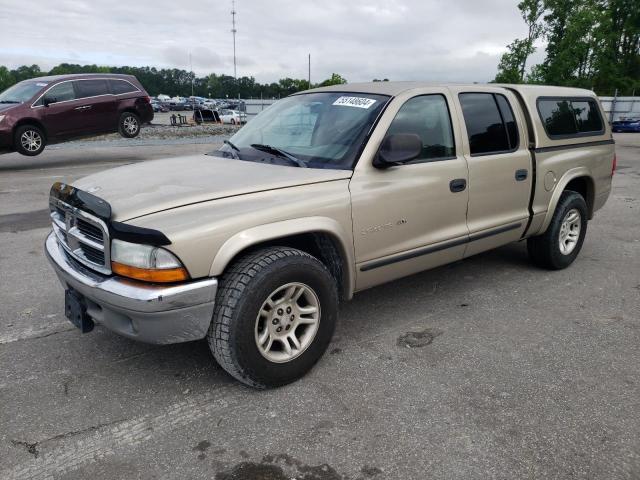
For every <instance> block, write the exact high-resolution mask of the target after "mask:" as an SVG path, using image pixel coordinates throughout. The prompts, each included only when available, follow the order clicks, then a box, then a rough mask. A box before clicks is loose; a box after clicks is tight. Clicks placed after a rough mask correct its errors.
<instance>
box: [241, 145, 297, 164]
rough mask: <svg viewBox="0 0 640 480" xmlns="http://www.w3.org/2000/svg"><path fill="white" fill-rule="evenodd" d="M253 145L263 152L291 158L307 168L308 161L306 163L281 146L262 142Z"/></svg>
mask: <svg viewBox="0 0 640 480" xmlns="http://www.w3.org/2000/svg"><path fill="white" fill-rule="evenodd" d="M251 147H252V148H255V149H256V150H260V151H262V152H267V153H272V154H274V155H277V156H279V157H282V158H286V159H287V160H290V161H291V162H293V163H295V164H296V165H297V166H299V167H302V168H307V164H306V163H304V162H303V161H302V160H300V159H299V158H297V157H294V156H293V155H291V154H290V153H288V152H285V151H284V150H282V149H281V148H278V147H272V146H271V145H262V144H261V143H252V144H251Z"/></svg>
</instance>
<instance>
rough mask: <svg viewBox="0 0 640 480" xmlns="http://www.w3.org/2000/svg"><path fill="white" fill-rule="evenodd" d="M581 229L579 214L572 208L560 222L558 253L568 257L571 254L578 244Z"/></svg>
mask: <svg viewBox="0 0 640 480" xmlns="http://www.w3.org/2000/svg"><path fill="white" fill-rule="evenodd" d="M581 228H582V218H581V217H580V212H578V210H576V209H575V208H572V209H571V210H569V211H568V212H567V214H566V215H565V217H564V219H563V220H562V225H560V235H559V242H560V253H562V254H563V255H570V254H571V252H573V250H574V249H575V248H576V245H577V244H578V239H579V238H580V229H581Z"/></svg>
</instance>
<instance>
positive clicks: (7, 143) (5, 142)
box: [0, 120, 13, 151]
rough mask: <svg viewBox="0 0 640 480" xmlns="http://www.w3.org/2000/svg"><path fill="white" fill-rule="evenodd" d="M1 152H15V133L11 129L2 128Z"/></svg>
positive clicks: (0, 136) (0, 130) (0, 132)
mask: <svg viewBox="0 0 640 480" xmlns="http://www.w3.org/2000/svg"><path fill="white" fill-rule="evenodd" d="M5 121H6V120H5ZM0 150H1V151H5V150H13V133H12V131H11V129H10V128H2V127H1V126H0Z"/></svg>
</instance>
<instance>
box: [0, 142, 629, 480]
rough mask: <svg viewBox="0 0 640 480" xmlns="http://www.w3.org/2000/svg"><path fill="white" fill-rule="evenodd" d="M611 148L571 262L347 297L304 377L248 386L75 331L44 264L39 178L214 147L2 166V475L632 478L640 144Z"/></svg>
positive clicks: (519, 249) (149, 148)
mask: <svg viewBox="0 0 640 480" xmlns="http://www.w3.org/2000/svg"><path fill="white" fill-rule="evenodd" d="M615 138H616V141H617V154H618V168H619V170H618V172H617V173H616V176H615V178H614V188H613V192H612V195H611V197H610V199H609V201H608V203H607V205H606V206H605V207H604V209H603V210H601V211H599V212H598V213H597V214H596V217H595V219H594V220H593V221H592V222H590V223H589V230H588V233H587V237H586V241H585V244H584V247H583V250H582V252H581V254H580V256H579V257H578V259H577V261H576V262H575V264H574V265H573V266H572V267H571V268H569V269H567V270H564V271H560V272H548V271H543V270H538V269H536V268H534V267H532V266H531V265H530V264H529V263H528V261H527V258H526V252H525V248H524V245H523V244H513V245H508V246H505V247H503V248H500V249H498V250H495V251H493V252H488V253H485V254H482V255H478V256H476V257H473V258H471V259H468V260H465V261H463V262H459V263H456V264H453V265H449V266H446V267H443V268H439V269H436V270H433V271H429V272H425V273H421V274H418V275H415V276H412V277H409V278H406V279H403V280H400V281H396V282H393V283H390V284H388V285H385V286H382V287H378V288H375V289H372V290H369V291H366V292H362V293H360V294H358V295H356V297H355V299H354V300H353V301H352V302H349V303H347V304H344V305H342V307H341V312H340V319H339V323H338V327H337V331H336V335H335V338H334V341H333V343H332V344H331V345H330V347H329V349H328V350H327V353H326V355H325V357H324V358H323V359H322V360H321V362H320V363H319V364H318V365H317V367H316V368H315V369H314V370H313V371H312V372H311V373H310V374H309V375H308V376H306V377H305V378H303V379H302V380H301V381H299V382H297V383H295V384H293V385H290V386H287V387H284V388H280V389H277V390H270V391H262V392H260V391H254V390H250V389H248V388H245V387H243V386H241V385H239V384H238V383H236V382H235V381H233V380H232V379H230V378H229V377H228V375H226V374H225V372H224V371H222V370H221V369H220V368H219V367H218V366H217V365H216V363H215V361H214V360H213V358H212V356H211V354H210V353H209V351H208V347H207V345H206V342H204V341H202V342H193V343H187V344H178V345H170V346H161V347H158V346H151V345H145V344H141V343H135V342H133V341H130V340H127V339H124V338H121V337H118V336H116V335H114V334H112V333H110V332H109V331H106V330H104V329H102V328H100V327H98V328H96V329H95V330H94V331H93V332H92V333H90V334H86V335H82V334H80V333H79V331H78V330H76V329H75V328H74V327H72V326H71V324H70V323H68V321H67V320H66V319H65V318H64V314H63V307H64V298H63V290H62V288H61V287H60V285H59V283H58V281H57V279H56V278H55V275H54V274H53V271H52V270H51V269H50V267H49V265H48V264H47V262H46V260H45V258H44V255H43V252H42V246H43V242H44V238H45V236H46V234H47V233H48V224H47V218H46V215H43V211H45V209H46V207H47V195H48V189H49V187H50V185H51V184H52V183H53V182H54V181H57V180H62V181H70V180H73V179H75V178H78V177H81V176H84V175H87V174H89V173H91V172H94V171H98V170H102V169H105V168H109V167H111V166H116V165H120V164H124V163H130V162H137V161H145V160H148V159H152V158H160V157H163V156H172V155H178V154H180V153H196V152H206V151H209V150H211V148H212V146H211V145H206V144H201V143H199V144H195V143H194V144H179V145H144V146H126V145H125V146H113V145H110V144H108V143H101V142H91V145H88V144H87V145H86V146H83V147H82V148H78V147H73V148H72V147H69V148H65V146H64V145H60V146H58V148H56V149H51V150H45V152H44V154H43V155H41V156H39V157H35V158H27V157H20V156H18V155H16V154H9V155H2V156H0V245H1V247H2V248H0V305H1V307H0V365H1V366H2V369H1V373H0V406H1V407H0V478H2V479H7V480H9V479H30V478H33V479H49V478H51V479H58V478H61V479H86V478H92V479H94V480H100V479H116V478H126V479H175V478H187V479H217V480H239V479H243V480H244V479H251V480H253V479H258V480H259V479H263V480H266V479H269V480H283V479H293V478H296V479H298V480H300V479H306V480H334V479H343V480H344V479H350V480H366V479H376V480H378V479H386V478H389V479H396V478H398V479H414V478H415V479H418V478H433V479H462V478H464V479H494V478H495V479H502V478H541V479H542V478H544V479H553V478H558V479H565V478H579V479H583V478H584V479H587V478H588V479H607V480H609V479H637V478H640V400H639V399H640V373H639V372H640V347H639V345H640V135H633V134H619V135H616V137H615ZM44 213H45V214H46V212H44Z"/></svg>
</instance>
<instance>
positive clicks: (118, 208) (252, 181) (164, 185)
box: [73, 155, 352, 222]
mask: <svg viewBox="0 0 640 480" xmlns="http://www.w3.org/2000/svg"><path fill="white" fill-rule="evenodd" d="M351 174H352V172H351V171H350V170H325V169H316V168H300V167H289V166H283V165H272V164H264V163H256V162H249V161H242V160H233V159H226V158H221V157H214V156H208V155H194V156H187V157H178V158H170V159H164V160H153V161H147V162H140V163H136V164H131V165H125V166H122V167H118V168H114V169H111V170H106V171H104V172H100V173H96V174H93V175H90V176H88V177H84V178H82V179H80V180H78V181H76V182H74V183H73V186H74V187H77V188H78V189H80V190H84V191H86V192H89V193H91V194H93V195H95V196H97V197H100V198H102V199H103V200H106V201H107V202H109V204H110V205H111V212H112V215H111V218H112V219H113V220H118V221H120V222H122V221H126V220H131V219H133V218H137V217H141V216H144V215H149V214H151V213H155V212H160V211H162V210H168V209H171V208H176V207H180V206H184V205H191V204H194V203H200V202H206V201H210V200H216V199H219V198H225V197H232V196H235V195H246V194H249V193H254V192H262V191H265V190H273V189H281V188H286V187H294V186H298V185H306V184H310V183H319V182H329V181H333V180H341V179H345V178H349V177H351Z"/></svg>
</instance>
